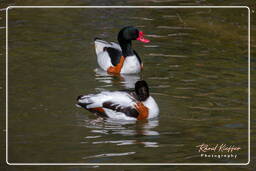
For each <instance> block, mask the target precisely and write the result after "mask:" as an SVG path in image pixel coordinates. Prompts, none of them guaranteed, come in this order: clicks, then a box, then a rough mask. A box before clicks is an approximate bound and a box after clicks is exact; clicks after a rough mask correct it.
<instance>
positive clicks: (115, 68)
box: [107, 56, 125, 74]
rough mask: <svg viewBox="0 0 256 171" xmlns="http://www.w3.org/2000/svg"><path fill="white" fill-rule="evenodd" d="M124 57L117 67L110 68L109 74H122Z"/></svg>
mask: <svg viewBox="0 0 256 171" xmlns="http://www.w3.org/2000/svg"><path fill="white" fill-rule="evenodd" d="M124 60H125V58H124V56H121V58H120V61H119V64H117V65H116V66H113V67H112V66H111V67H109V68H108V70H107V72H108V73H113V74H119V73H120V72H121V69H122V67H123V64H124Z"/></svg>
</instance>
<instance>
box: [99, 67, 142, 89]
mask: <svg viewBox="0 0 256 171" xmlns="http://www.w3.org/2000/svg"><path fill="white" fill-rule="evenodd" d="M95 77H96V80H98V81H99V82H102V83H105V84H106V85H104V86H102V87H101V88H104V87H111V86H113V85H114V84H119V83H121V86H122V87H124V88H125V89H132V88H134V85H135V83H136V82H137V81H139V80H140V75H138V74H129V75H128V74H109V73H107V72H106V71H104V70H102V69H101V68H96V69H95Z"/></svg>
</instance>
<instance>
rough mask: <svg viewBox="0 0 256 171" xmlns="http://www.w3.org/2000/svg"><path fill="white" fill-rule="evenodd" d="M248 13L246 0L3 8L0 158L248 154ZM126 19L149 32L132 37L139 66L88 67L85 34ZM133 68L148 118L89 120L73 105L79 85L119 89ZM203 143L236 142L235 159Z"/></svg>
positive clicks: (157, 159)
mask: <svg viewBox="0 0 256 171" xmlns="http://www.w3.org/2000/svg"><path fill="white" fill-rule="evenodd" d="M185 2H186V1H184V3H185ZM154 3H160V2H158V1H155V2H154ZM53 5H54V4H53ZM104 5H108V4H104ZM157 5H161V4H157ZM180 5H182V4H180ZM247 17H248V10H247V9H246V8H243V9H11V10H9V58H8V60H9V93H8V95H9V103H8V104H9V112H8V114H9V117H8V121H9V122H8V123H9V130H8V131H9V136H8V138H9V153H8V154H9V158H8V161H9V162H14V163H24V162H28V163H48V162H49V163H67V162H68V163H195V162H197V163H207V162H215V163H245V162H247V160H248V156H247V152H248V149H247V147H248V136H247V135H248V89H247V88H248V30H247V29H248V27H247V26H248V23H247ZM126 25H134V26H136V27H138V28H139V29H141V30H143V31H144V32H145V34H146V36H147V38H149V39H150V40H151V43H150V44H142V43H139V42H134V43H133V47H134V49H135V50H136V51H137V52H138V53H139V54H140V56H141V57H142V60H143V62H144V70H143V72H142V73H141V74H139V75H131V76H122V77H116V76H115V77H113V76H110V75H107V74H104V73H99V72H95V69H96V68H97V64H96V55H95V52H94V45H93V38H94V37H95V36H97V37H102V38H104V39H105V40H108V41H116V34H117V32H118V31H119V30H120V29H121V28H122V27H123V26H126ZM139 78H141V79H144V80H146V81H147V82H148V84H149V86H150V91H151V95H152V96H153V97H154V98H155V99H156V100H157V102H158V104H159V107H160V116H159V117H158V118H156V119H153V120H149V121H141V122H136V123H130V122H113V121H109V120H107V121H104V122H95V121H94V120H95V119H96V118H95V116H93V115H92V114H91V113H89V112H87V111H84V110H82V109H79V108H76V107H75V105H74V104H75V98H76V96H77V95H79V94H87V93H93V92H99V91H102V90H118V89H124V88H127V86H128V87H130V86H131V85H130V84H129V85H128V84H127V83H129V82H130V81H134V80H137V79H139ZM202 143H208V144H222V143H225V144H228V145H229V144H230V145H236V146H239V147H241V148H242V150H241V151H239V152H237V153H236V154H238V158H237V159H216V158H201V157H200V153H198V152H197V148H196V147H195V146H197V145H199V144H202Z"/></svg>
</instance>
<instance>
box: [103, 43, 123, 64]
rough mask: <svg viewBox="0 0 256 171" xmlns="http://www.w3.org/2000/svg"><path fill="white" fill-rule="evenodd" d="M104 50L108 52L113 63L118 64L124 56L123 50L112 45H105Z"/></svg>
mask: <svg viewBox="0 0 256 171" xmlns="http://www.w3.org/2000/svg"><path fill="white" fill-rule="evenodd" d="M103 50H104V51H107V52H108V54H109V56H110V58H111V63H112V65H114V66H116V65H117V64H119V61H120V58H121V56H122V52H121V51H120V50H118V49H115V48H112V47H105V48H104V49H103Z"/></svg>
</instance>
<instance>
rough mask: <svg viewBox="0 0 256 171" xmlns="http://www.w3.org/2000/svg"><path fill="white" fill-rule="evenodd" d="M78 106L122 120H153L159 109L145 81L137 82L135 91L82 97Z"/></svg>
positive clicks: (109, 92) (78, 100)
mask: <svg viewBox="0 0 256 171" xmlns="http://www.w3.org/2000/svg"><path fill="white" fill-rule="evenodd" d="M77 106H78V107H82V108H84V109H86V110H88V111H90V112H92V113H95V114H96V115H98V116H100V117H106V118H112V119H120V120H143V119H151V118H154V117H156V116H158V114H159V108H158V105H157V103H156V101H155V100H154V98H153V97H151V96H150V95H149V88H148V85H147V83H146V82H145V81H143V80H142V81H137V82H136V83H135V89H134V90H120V91H103V92H101V93H98V94H89V95H80V96H78V97H77Z"/></svg>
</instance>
